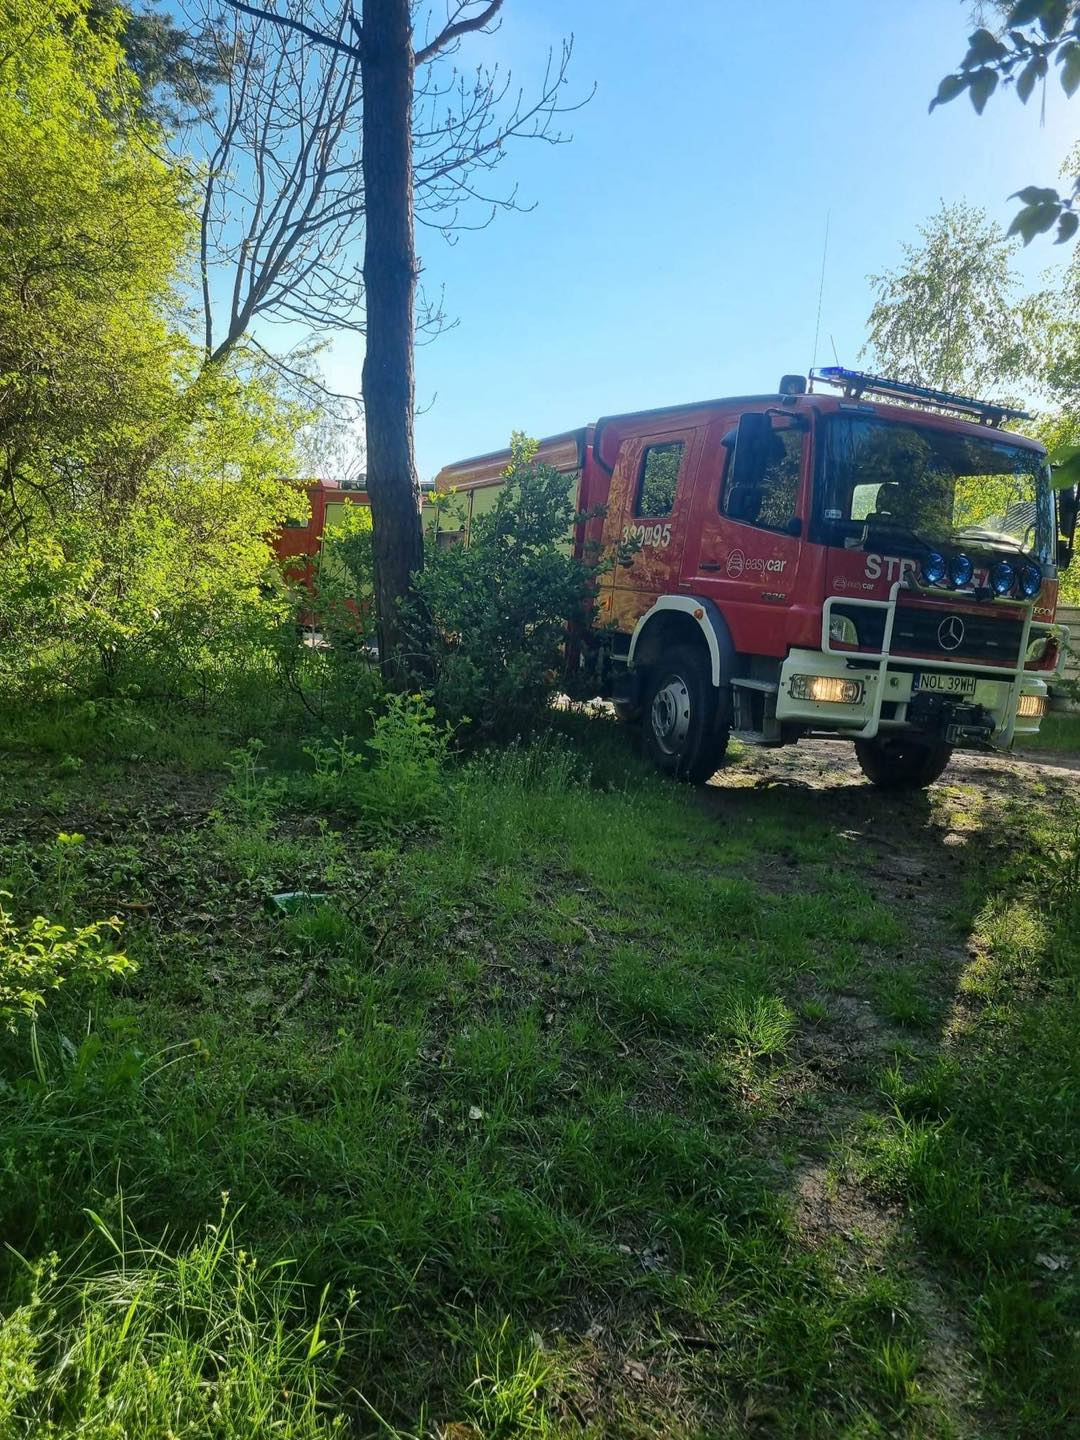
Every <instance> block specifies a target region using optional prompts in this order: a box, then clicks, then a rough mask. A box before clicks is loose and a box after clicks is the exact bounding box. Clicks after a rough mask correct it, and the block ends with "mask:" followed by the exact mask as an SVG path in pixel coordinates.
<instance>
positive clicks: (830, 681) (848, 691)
mask: <svg viewBox="0 0 1080 1440" xmlns="http://www.w3.org/2000/svg"><path fill="white" fill-rule="evenodd" d="M862 693H863V687H862V681H861V680H842V679H841V678H840V677H839V676H838V675H793V676H792V677H791V698H792V699H793V700H819V701H823V702H824V703H826V704H829V705H857V704H858V703H859V701H860V700H861V699H862Z"/></svg>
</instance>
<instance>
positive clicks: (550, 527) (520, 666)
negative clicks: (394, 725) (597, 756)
mask: <svg viewBox="0 0 1080 1440" xmlns="http://www.w3.org/2000/svg"><path fill="white" fill-rule="evenodd" d="M512 454H513V459H512V461H511V463H510V465H509V467H508V468H507V471H506V483H505V484H504V485H503V486H502V487H501V489H500V490H499V493H498V496H497V499H496V501H495V505H494V507H493V509H492V510H490V511H489V512H488V513H487V514H485V515H479V516H476V517H474V519H473V521H472V528H471V534H470V539H469V544H468V545H467V546H465V545H453V546H450V547H448V548H445V549H440V548H439V546H438V543H437V537H436V536H435V535H434V534H431V535H429V537H428V550H427V555H426V557H425V568H424V571H423V573H422V574H421V575H419V576H418V577H417V578H416V583H415V598H414V599H413V600H412V601H411V602H410V604H409V606H408V620H407V630H408V634H409V636H410V640H411V642H412V651H413V653H412V655H411V656H410V657H408V658H409V662H410V663H411V665H412V667H413V669H414V671H415V673H416V676H417V683H418V685H423V686H424V688H426V689H428V690H429V692H430V694H431V697H432V702H433V704H434V706H435V710H436V713H437V714H438V716H439V718H440V719H442V720H444V721H448V722H449V723H451V724H452V725H454V726H455V727H458V728H461V729H464V730H465V731H468V732H471V733H472V734H474V735H476V736H479V737H484V738H488V737H499V738H506V737H510V736H514V735H518V734H522V733H526V732H528V731H529V730H532V729H533V728H535V726H536V724H537V723H538V721H539V720H540V719H541V718H542V717H543V715H544V713H545V711H546V710H547V708H548V706H549V705H550V702H551V699H552V697H553V696H554V694H555V693H556V691H557V690H558V689H559V686H560V683H561V681H562V679H563V677H564V675H565V654H564V652H565V641H566V636H567V631H568V628H569V627H571V626H575V625H580V626H584V625H585V624H587V623H588V619H589V617H590V614H591V609H592V595H591V588H592V579H593V576H594V573H595V572H594V571H593V570H592V569H591V568H590V567H589V566H588V565H586V564H584V563H583V562H582V561H581V560H578V559H576V558H575V557H574V556H573V555H572V553H571V550H570V544H569V540H570V531H571V527H572V526H573V524H574V521H575V518H576V516H575V508H574V503H573V493H572V487H571V482H570V481H569V479H568V477H567V476H566V475H563V474H560V473H559V471H557V470H554V469H552V468H551V467H550V466H548V465H543V464H539V463H537V462H536V460H535V455H536V443H535V441H529V440H526V439H525V437H524V436H522V435H520V434H515V435H514V437H513V442H512Z"/></svg>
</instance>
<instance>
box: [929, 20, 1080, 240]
mask: <svg viewBox="0 0 1080 1440" xmlns="http://www.w3.org/2000/svg"><path fill="white" fill-rule="evenodd" d="M1003 9H1004V15H1005V28H1004V29H1003V31H1002V32H1001V33H1000V34H997V35H996V34H995V33H994V32H993V31H992V30H990V29H988V28H986V27H985V26H980V27H979V28H978V29H977V30H975V31H974V32H973V33H972V35H971V36H970V37H969V39H968V50H967V54H966V55H965V56H964V58H963V60H962V61H961V62H960V66H959V69H957V70H956V71H954V72H953V73H952V74H951V75H946V76H945V78H944V79H943V80H942V81H941V84H940V85H939V86H938V91H937V94H936V95H935V96H934V98H933V100H931V102H930V109H931V110H933V109H934V107H935V106H937V105H945V104H948V102H949V101H950V100H955V99H956V98H957V96H958V95H963V94H964V93H965V92H966V93H967V94H968V96H969V97H970V99H971V103H972V105H973V106H974V107H975V110H976V112H977V113H978V114H980V115H981V114H982V112H983V110H984V109H985V107H986V102H987V101H988V100H989V99H990V97H991V95H993V94H994V92H995V91H996V90H997V89H998V86H999V85H1002V86H1008V85H1012V86H1013V87H1014V89H1015V92H1016V94H1017V95H1018V96H1019V97H1020V99H1021V101H1022V102H1023V103H1024V104H1025V105H1026V104H1027V102H1028V100H1029V99H1030V98H1031V95H1032V93H1033V92H1034V89H1035V86H1036V83H1038V82H1040V81H1041V82H1042V83H1043V84H1045V82H1046V80H1047V78H1048V76H1049V75H1050V74H1051V73H1052V67H1053V66H1056V67H1057V76H1058V80H1059V82H1060V84H1061V88H1062V90H1064V92H1065V94H1066V95H1067V96H1070V97H1071V96H1073V95H1074V94H1075V93H1076V90H1077V88H1078V87H1080V4H1078V3H1076V0H1015V3H1011V4H1007V5H1005V6H1004V7H1003ZM1012 198H1014V199H1019V200H1020V201H1021V202H1022V207H1023V208H1022V209H1021V210H1020V211H1019V212H1018V213H1017V215H1016V216H1015V217H1014V219H1013V222H1012V225H1011V226H1010V227H1009V234H1010V235H1019V236H1020V237H1021V238H1022V239H1023V241H1024V244H1025V245H1026V244H1028V243H1029V242H1030V241H1031V240H1033V239H1034V238H1035V236H1036V235H1043V234H1045V233H1046V232H1047V231H1049V230H1052V229H1053V228H1054V227H1055V226H1056V227H1057V236H1056V243H1057V244H1059V245H1060V244H1063V243H1064V242H1066V241H1068V240H1071V239H1072V238H1073V237H1074V236H1075V235H1076V232H1077V228H1078V227H1080V213H1078V212H1077V211H1076V209H1075V205H1076V203H1077V201H1078V199H1080V176H1078V177H1077V179H1076V181H1075V182H1074V184H1073V189H1072V191H1071V193H1067V194H1064V195H1063V194H1061V193H1060V192H1059V191H1058V190H1056V189H1054V188H1053V187H1050V186H1040V185H1027V186H1025V187H1024V188H1023V189H1022V190H1018V191H1017V192H1016V194H1015V195H1014V196H1013V197H1012Z"/></svg>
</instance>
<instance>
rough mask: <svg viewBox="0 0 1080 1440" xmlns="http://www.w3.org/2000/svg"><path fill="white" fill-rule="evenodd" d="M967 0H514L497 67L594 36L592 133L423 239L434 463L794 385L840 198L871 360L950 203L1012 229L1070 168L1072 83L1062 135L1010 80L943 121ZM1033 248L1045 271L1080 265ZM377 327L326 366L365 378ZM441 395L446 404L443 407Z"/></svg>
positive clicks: (528, 164)
mask: <svg viewBox="0 0 1080 1440" xmlns="http://www.w3.org/2000/svg"><path fill="white" fill-rule="evenodd" d="M970 8H971V7H970V5H969V4H967V3H961V0H956V3H953V0H905V3H903V4H902V5H893V4H888V3H885V0H818V3H812V0H771V3H769V4H756V3H751V0H681V3H677V4H676V3H669V4H667V5H659V4H657V3H656V0H622V3H616V0H576V3H573V0H507V3H506V6H505V10H506V16H505V20H504V23H503V25H502V28H501V30H500V31H499V32H498V34H497V35H495V36H493V37H490V38H487V39H483V38H480V39H476V40H475V41H474V42H473V43H471V44H470V46H469V48H468V49H467V50H465V51H463V52H462V54H461V56H460V59H459V63H461V64H467V63H469V61H470V60H478V59H480V58H484V59H492V58H494V59H497V60H498V61H499V62H500V64H503V65H507V64H508V65H509V66H510V67H511V68H512V69H513V71H514V74H515V79H517V80H520V81H521V83H523V84H524V85H526V86H528V85H529V84H530V82H532V81H534V80H535V79H537V78H538V77H539V73H540V71H541V69H542V64H543V58H544V55H545V53H546V50H547V48H548V46H549V45H558V43H559V41H560V39H561V37H562V36H563V35H566V34H569V33H570V32H573V33H574V37H575V50H574V60H573V67H572V80H571V92H572V93H575V92H576V93H578V94H580V93H583V92H585V91H587V90H588V88H589V87H590V86H591V85H592V83H593V81H594V80H595V81H596V84H597V93H596V96H595V98H594V99H593V100H592V102H591V103H590V104H589V105H588V106H586V108H585V109H583V110H581V111H580V112H579V113H577V114H576V115H573V116H570V117H569V118H568V126H569V128H570V129H571V130H572V132H573V136H574V138H573V142H572V143H571V144H569V145H564V146H559V147H555V148H552V147H549V146H546V145H541V144H524V145H521V146H519V147H518V148H517V149H516V150H514V151H513V152H512V153H511V154H510V155H509V156H508V158H507V160H506V162H505V165H504V168H503V171H502V177H503V180H504V181H506V182H511V181H516V182H518V183H519V185H520V189H521V194H522V197H523V198H524V199H526V200H529V201H534V202H535V204H536V208H535V209H534V210H533V211H532V212H531V213H530V214H506V215H500V216H499V217H498V218H497V219H496V221H495V223H494V224H493V225H492V226H491V227H490V228H488V229H486V230H483V231H480V232H478V233H473V234H464V235H462V236H461V238H460V240H459V242H458V244H457V245H456V246H453V247H450V246H448V245H446V244H445V243H444V242H443V241H442V239H441V238H440V237H439V236H437V235H434V234H433V233H432V232H430V231H421V232H420V235H419V241H420V246H421V250H422V258H423V263H424V269H425V283H426V284H427V285H428V286H431V287H438V286H439V285H444V286H445V305H446V309H447V312H448V313H449V314H450V315H451V316H453V317H456V318H457V320H458V324H457V326H456V328H454V329H453V330H451V331H450V332H449V333H447V334H444V335H443V336H442V337H441V338H440V339H438V340H437V341H436V342H435V343H433V344H431V345H428V346H426V347H424V348H422V349H421V350H420V352H419V354H418V364H417V375H418V402H419V403H420V405H421V406H430V408H428V409H427V410H426V412H425V413H423V414H422V415H420V417H419V418H418V420H417V451H418V461H419V467H420V473H421V475H422V476H423V477H424V478H428V477H430V476H431V475H433V474H434V473H435V472H436V471H437V470H438V469H439V467H440V466H441V465H442V464H444V463H445V462H447V461H450V460H454V459H458V458H461V457H463V456H466V455H470V454H474V453H476V452H478V451H482V450H485V449H492V448H495V447H497V446H499V445H501V444H503V443H505V442H506V440H507V438H508V436H509V433H510V431H511V429H513V428H515V427H517V428H522V429H524V430H526V431H528V432H529V433H530V434H534V435H542V434H550V433H552V432H555V431H558V430H561V429H566V428H569V427H571V426H574V425H578V424H581V423H584V422H586V421H588V420H590V419H595V418H596V417H597V416H599V415H601V414H604V413H610V412H612V411H620V410H632V409H636V408H641V407H648V406H653V405H664V404H672V403H677V402H680V401H684V400H696V399H704V398H707V397H709V396H712V395H723V394H731V393H736V394H737V393H743V392H746V391H754V390H760V389H769V388H772V387H773V386H774V385H775V384H776V382H777V380H778V379H779V377H780V375H781V373H783V372H786V371H792V370H794V371H797V370H805V369H806V368H807V366H808V365H809V363H810V359H811V351H812V347H813V338H814V324H815V318H816V314H817V300H818V281H819V273H820V267H821V254H822V241H823V238H824V230H825V217H826V213H827V212H831V224H830V241H829V254H828V263H827V269H826V275H825V289H824V301H823V308H822V322H821V341H820V343H819V347H818V363H819V364H828V363H831V362H832V358H833V356H832V343H831V341H830V336H831V337H832V338H833V339H834V340H835V344H836V350H837V353H838V355H839V358H840V360H841V362H842V363H847V364H855V363H857V355H858V351H859V348H860V346H861V345H862V343H863V340H864V326H865V320H866V316H867V314H868V312H869V309H870V303H871V298H870V297H871V288H870V286H869V284H868V282H867V278H866V277H867V275H868V274H869V273H871V272H874V271H876V270H880V269H882V268H886V267H889V266H892V265H894V264H895V263H896V262H897V260H898V259H899V254H900V245H901V243H902V242H904V241H906V240H911V239H913V238H914V237H915V230H916V227H917V226H918V224H919V223H920V222H921V221H923V220H924V219H926V218H927V217H928V216H929V215H930V214H931V213H932V212H933V211H934V210H935V209H936V208H937V207H938V204H939V202H940V201H941V199H943V198H944V199H946V200H954V199H960V198H963V199H966V200H968V201H971V202H973V203H975V204H978V205H982V206H985V207H986V208H987V209H988V210H989V211H990V213H991V214H992V215H994V216H996V217H997V218H999V219H1000V220H1001V221H1002V222H1003V223H1007V221H1008V219H1009V218H1010V217H1011V215H1012V213H1013V211H1014V209H1015V205H1014V204H1013V203H1012V202H1010V201H1009V200H1008V199H1007V197H1008V195H1009V194H1010V192H1012V191H1015V190H1017V189H1018V188H1019V187H1020V186H1022V185H1024V184H1026V183H1031V182H1034V181H1038V182H1040V183H1047V182H1051V183H1052V182H1053V181H1054V180H1055V177H1056V176H1057V173H1058V170H1059V167H1060V165H1061V162H1062V160H1063V159H1064V156H1065V154H1066V152H1067V151H1068V149H1069V146H1070V144H1071V143H1072V140H1073V138H1074V136H1075V134H1076V132H1077V129H1078V125H1077V122H1078V121H1080V99H1078V100H1077V101H1076V102H1074V103H1073V105H1072V106H1071V107H1070V105H1069V102H1068V101H1066V100H1065V99H1064V97H1063V96H1062V94H1061V92H1060V91H1059V90H1058V89H1057V88H1056V87H1055V88H1053V89H1048V91H1047V96H1046V120H1045V125H1042V126H1040V97H1039V95H1038V93H1036V95H1035V96H1034V97H1033V98H1032V100H1031V102H1030V103H1029V105H1028V106H1027V107H1024V106H1021V105H1020V103H1019V102H1018V101H1017V100H1016V99H1015V98H1014V97H1013V96H1012V95H1011V94H1007V95H1002V96H1000V97H995V98H994V99H993V100H992V101H991V102H990V105H989V106H988V108H987V111H986V113H985V114H984V115H983V116H982V117H981V118H979V117H976V116H975V115H974V113H973V111H972V109H971V107H970V104H969V103H968V102H967V100H966V99H961V100H958V101H956V102H954V103H953V104H951V105H949V106H946V107H943V108H942V109H939V110H936V111H935V112H934V113H933V115H928V114H927V104H928V101H929V99H930V97H931V96H932V95H933V93H934V91H935V90H936V88H937V83H938V81H939V80H940V78H941V76H942V75H943V74H945V73H946V71H948V70H950V69H952V68H954V66H955V64H956V63H957V61H958V60H959V58H960V57H961V56H962V54H963V52H964V49H965V48H966V47H965V37H966V35H967V33H968V31H969V30H970V29H971V28H972V27H971V25H970ZM1060 258H1061V251H1055V250H1054V249H1053V247H1052V246H1051V245H1049V244H1048V243H1046V242H1043V243H1040V242H1038V241H1036V242H1034V243H1033V245H1032V246H1031V247H1030V248H1029V250H1028V252H1026V253H1025V255H1024V256H1023V257H1022V259H1021V261H1020V268H1021V270H1022V272H1023V273H1024V274H1025V275H1026V276H1028V277H1030V278H1031V280H1032V281H1034V280H1035V279H1036V278H1037V276H1038V274H1039V273H1040V271H1042V270H1043V269H1045V268H1046V266H1047V265H1049V264H1050V263H1051V262H1054V261H1057V260H1060ZM356 343H357V342H355V341H352V340H350V341H349V342H348V343H342V344H340V345H338V346H337V347H336V349H335V352H334V354H333V355H332V356H331V357H330V359H329V363H328V365H327V370H328V373H329V375H330V377H331V378H332V379H333V380H334V381H335V382H337V383H340V384H341V386H342V388H345V387H350V388H351V387H352V386H354V385H355V382H356V375H357V373H358V370H359V365H360V356H359V354H358V353H357V349H356ZM433 397H434V403H432V400H433Z"/></svg>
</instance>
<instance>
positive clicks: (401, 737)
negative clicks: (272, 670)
mask: <svg viewBox="0 0 1080 1440" xmlns="http://www.w3.org/2000/svg"><path fill="white" fill-rule="evenodd" d="M449 740H450V732H449V729H448V728H447V727H446V726H444V725H439V724H438V723H437V722H436V719H435V711H434V709H433V708H432V706H431V705H430V704H429V703H428V701H427V700H425V699H424V697H423V696H422V695H390V696H388V697H387V700H386V709H385V710H384V711H383V712H382V713H381V714H379V715H377V716H376V717H375V722H374V726H373V730H372V735H371V738H370V739H369V740H368V741H367V743H366V745H365V746H364V747H363V749H362V750H354V749H353V748H352V747H351V746H350V745H349V742H348V741H347V740H346V739H344V738H343V739H341V740H339V741H337V742H336V743H334V744H332V745H330V744H326V743H325V742H323V741H315V742H314V743H313V744H311V745H306V746H305V747H304V749H305V751H306V753H307V754H308V755H309V756H310V757H311V759H312V761H313V763H314V767H315V768H314V772H313V774H312V775H310V776H309V777H307V778H306V779H305V780H304V781H302V782H301V783H300V790H301V793H302V795H303V797H304V798H306V799H309V800H310V801H311V802H313V803H314V804H315V805H318V806H320V807H323V808H326V809H330V810H338V811H341V812H342V813H344V814H348V815H351V816H353V817H355V819H356V820H357V821H358V822H359V824H360V826H361V828H364V829H367V830H368V831H369V832H371V833H372V834H387V833H390V832H393V831H400V830H407V829H411V828H414V827H416V826H418V825H425V824H429V823H430V822H431V821H432V820H434V819H435V818H436V817H437V815H438V813H439V811H440V809H441V807H442V804H443V802H444V800H445V798H446V793H447V787H448V780H447V776H446V760H447V750H448V747H449Z"/></svg>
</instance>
